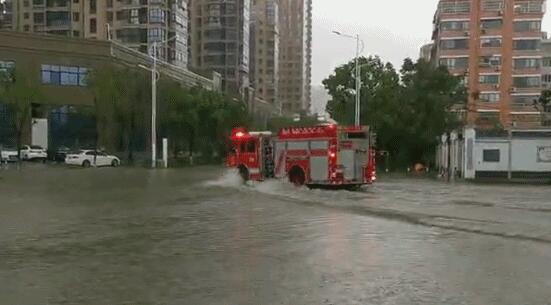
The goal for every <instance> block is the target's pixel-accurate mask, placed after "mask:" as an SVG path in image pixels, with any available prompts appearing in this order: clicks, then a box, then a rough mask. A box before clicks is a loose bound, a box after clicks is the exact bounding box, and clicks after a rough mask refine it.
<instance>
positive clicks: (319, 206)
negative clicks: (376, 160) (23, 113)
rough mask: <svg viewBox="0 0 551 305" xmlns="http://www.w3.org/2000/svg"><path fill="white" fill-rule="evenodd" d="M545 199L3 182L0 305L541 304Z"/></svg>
mask: <svg viewBox="0 0 551 305" xmlns="http://www.w3.org/2000/svg"><path fill="white" fill-rule="evenodd" d="M550 198H551V188H550V187H549V186H539V187H534V186H507V185H501V186H493V185H472V184H456V185H450V184H444V183H440V182H436V181H431V180H419V179H398V178H387V179H382V181H380V182H379V183H378V184H377V185H375V186H373V187H370V188H368V189H367V190H365V191H363V192H344V191H343V192H329V191H321V190H307V189H295V188H294V187H292V186H290V185H287V184H285V183H280V182H276V181H270V182H266V183H262V184H256V185H249V186H241V185H239V183H238V180H237V179H236V178H235V177H234V176H233V175H230V174H228V173H224V172H223V170H222V169H219V168H214V167H202V168H194V169H184V170H165V171H150V170H145V169H128V168H118V169H111V168H105V169H88V170H82V169H66V168H51V167H48V166H42V165H36V166H32V167H31V168H27V169H24V170H23V171H22V172H16V171H0V304H10V305H12V304H18V305H27V304H29V305H31V304H32V305H36V304H109V305H116V304H132V305H136V304H144V305H145V304H209V305H210V304H439V305H440V304H480V305H487V304H511V305H513V304H515V305H518V304H542V305H544V304H549V303H550V300H551V199H550Z"/></svg>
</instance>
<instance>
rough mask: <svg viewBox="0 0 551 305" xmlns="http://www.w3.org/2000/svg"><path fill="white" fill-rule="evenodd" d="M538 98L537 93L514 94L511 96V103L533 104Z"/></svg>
mask: <svg viewBox="0 0 551 305" xmlns="http://www.w3.org/2000/svg"><path fill="white" fill-rule="evenodd" d="M538 98H539V96H537V95H515V96H513V97H512V103H513V104H515V105H533V104H534V103H535V101H537V100H538Z"/></svg>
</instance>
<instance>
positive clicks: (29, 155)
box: [21, 145, 48, 161]
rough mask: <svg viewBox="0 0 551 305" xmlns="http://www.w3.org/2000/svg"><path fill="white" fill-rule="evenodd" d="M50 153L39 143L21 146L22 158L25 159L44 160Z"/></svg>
mask: <svg viewBox="0 0 551 305" xmlns="http://www.w3.org/2000/svg"><path fill="white" fill-rule="evenodd" d="M47 158H48V153H47V152H46V150H45V149H44V148H42V147H41V146H38V145H23V146H22V147H21V159H23V160H43V161H46V159H47Z"/></svg>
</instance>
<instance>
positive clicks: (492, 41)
mask: <svg viewBox="0 0 551 305" xmlns="http://www.w3.org/2000/svg"><path fill="white" fill-rule="evenodd" d="M480 46H481V47H483V48H499V47H501V38H500V37H491V38H481V39H480Z"/></svg>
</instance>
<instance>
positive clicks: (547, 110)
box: [534, 89, 551, 126]
mask: <svg viewBox="0 0 551 305" xmlns="http://www.w3.org/2000/svg"><path fill="white" fill-rule="evenodd" d="M534 107H535V108H536V109H537V110H538V111H539V112H541V114H542V115H541V120H542V122H541V123H542V125H543V126H549V125H550V124H551V90H549V89H547V90H543V91H542V92H541V95H540V97H539V98H538V99H536V100H535V101H534Z"/></svg>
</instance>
